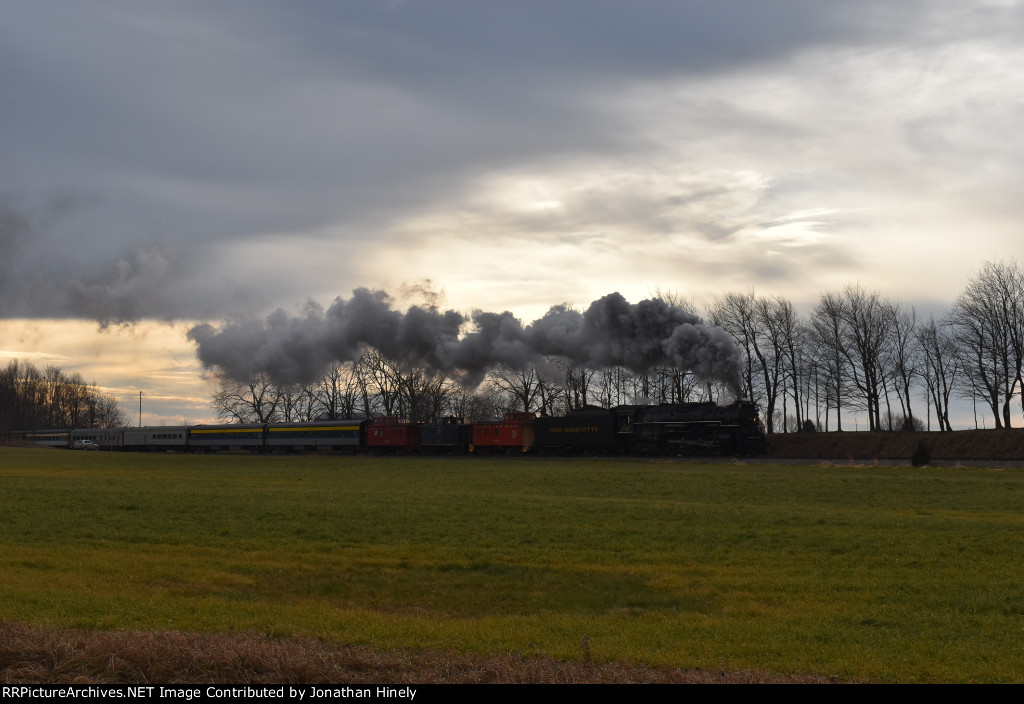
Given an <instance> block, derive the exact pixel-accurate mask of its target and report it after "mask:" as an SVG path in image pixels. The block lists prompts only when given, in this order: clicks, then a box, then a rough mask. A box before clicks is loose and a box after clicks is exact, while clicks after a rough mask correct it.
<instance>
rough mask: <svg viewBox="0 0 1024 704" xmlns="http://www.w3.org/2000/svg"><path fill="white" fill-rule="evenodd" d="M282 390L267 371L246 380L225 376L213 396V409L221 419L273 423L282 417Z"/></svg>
mask: <svg viewBox="0 0 1024 704" xmlns="http://www.w3.org/2000/svg"><path fill="white" fill-rule="evenodd" d="M281 400H282V391H281V389H280V388H279V387H278V386H277V385H275V384H274V383H273V382H272V381H271V380H270V377H269V376H268V375H266V374H257V375H255V376H253V377H251V378H250V379H248V380H247V381H242V382H239V381H234V380H232V379H222V380H221V382H220V390H219V391H217V393H215V394H214V395H213V410H214V412H215V413H216V414H217V417H218V418H222V419H224V420H230V421H235V422H238V423H271V422H274V421H277V420H279V419H280V415H279V407H280V405H281Z"/></svg>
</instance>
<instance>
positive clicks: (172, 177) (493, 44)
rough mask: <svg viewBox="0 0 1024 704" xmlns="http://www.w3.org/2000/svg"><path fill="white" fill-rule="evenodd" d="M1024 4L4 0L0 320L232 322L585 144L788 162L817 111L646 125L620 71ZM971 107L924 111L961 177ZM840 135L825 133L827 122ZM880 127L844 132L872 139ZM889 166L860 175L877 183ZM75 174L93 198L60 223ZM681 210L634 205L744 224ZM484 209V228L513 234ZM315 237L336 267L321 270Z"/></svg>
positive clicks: (326, 282)
mask: <svg viewBox="0 0 1024 704" xmlns="http://www.w3.org/2000/svg"><path fill="white" fill-rule="evenodd" d="M1020 19H1021V11H1020V9H1019V8H1017V7H1000V6H998V5H980V6H974V5H973V4H972V5H971V6H969V7H964V6H963V4H962V3H937V2H901V3H883V2H858V3H822V2H819V1H817V0H775V1H772V2H765V1H764V0H733V1H729V0H725V1H721V0H720V1H716V2H713V1H711V0H691V1H689V2H676V1H674V0H662V1H656V0H647V1H643V0H642V1H640V2H630V3H625V2H616V1H612V0H561V1H558V0H553V1H548V0H545V1H540V0H536V1H528V0H508V1H506V2H473V1H470V0H461V1H455V0H439V1H437V2H429V3H425V2H403V1H400V0H399V1H395V2H382V1H378V0H364V1H356V2H346V3H337V2H328V1H326V0H317V1H311V2H302V3H288V2H282V1H271V0H246V1H244V2H243V1H242V0H226V1H224V2H217V3H209V2H200V1H199V0H191V1H189V0H184V1H182V2H174V3H159V2H138V1H136V0H98V1H97V2H90V3H81V4H75V3H65V2H56V1H54V0H37V1H36V2H31V3H28V2H14V1H11V0H0V67H2V69H0V96H3V97H2V99H0V128H2V129H0V164H2V165H0V198H2V199H6V200H5V201H4V200H0V202H7V203H13V205H12V206H10V207H8V208H7V209H6V210H5V212H4V213H0V243H2V244H3V246H4V247H5V250H6V251H5V252H4V255H5V257H6V259H5V261H4V263H3V264H0V272H2V273H3V280H2V281H0V295H2V296H3V297H4V300H5V301H6V302H7V303H8V304H7V305H5V307H4V312H3V315H6V316H14V315H19V316H89V317H94V318H96V319H98V320H100V321H102V322H105V323H109V322H114V323H116V322H124V321H130V320H135V319H138V318H202V317H220V316H223V315H226V314H229V313H239V312H251V311H252V310H253V309H254V308H257V307H260V306H263V305H265V304H268V303H269V304H270V305H277V304H279V303H285V302H288V303H290V302H291V301H294V300H301V299H303V298H304V297H305V296H307V295H312V296H317V297H323V296H324V293H325V292H327V291H330V292H331V295H333V294H334V292H336V291H337V290H339V289H341V287H343V286H344V287H348V286H354V285H358V284H360V283H368V282H366V281H365V279H363V278H362V275H363V273H364V270H363V269H362V268H360V267H361V262H362V261H363V260H364V259H365V258H366V255H367V252H368V250H371V249H373V248H374V247H379V246H382V245H381V244H380V243H382V242H384V243H392V244H394V245H395V246H396V247H398V246H401V245H405V244H410V243H412V244H415V238H416V237H417V232H416V231H415V229H414V228H411V229H408V230H407V229H403V225H404V224H405V221H406V220H407V219H409V218H413V217H414V216H417V215H419V214H421V213H423V212H436V211H439V210H444V209H445V208H452V209H454V210H455V211H456V212H459V208H460V207H461V206H462V205H463V204H464V203H465V202H466V201H467V199H469V195H467V194H469V193H470V192H471V191H472V190H473V188H474V187H475V186H476V185H478V183H479V182H480V181H481V180H483V179H485V178H486V177H487V176H489V175H491V174H497V173H502V172H503V170H517V169H518V170H519V172H523V171H526V172H536V173H545V172H547V171H549V170H550V171H556V170H557V169H556V168H555V167H556V166H557V165H559V164H560V163H561V162H560V160H562V159H571V158H577V157H588V158H589V157H593V158H594V159H595V160H597V161H606V162H608V163H612V164H629V168H630V169H633V170H634V171H640V172H656V171H657V170H658V169H659V168H663V166H662V165H661V164H660V162H655V161H654V160H653V159H652V156H651V155H652V154H656V155H658V156H660V155H661V154H662V153H663V152H664V145H665V140H667V141H669V142H672V141H674V142H675V143H677V144H679V145H680V147H679V149H680V151H681V152H686V151H687V150H689V149H690V147H691V146H692V147H693V149H697V148H699V147H701V146H702V145H701V142H705V141H708V135H709V134H714V133H716V132H717V133H720V134H725V135H727V136H730V137H733V136H735V141H734V142H731V143H729V144H728V145H726V146H724V147H722V148H721V151H722V152H723V153H726V154H728V155H729V158H727V159H726V160H725V161H726V162H727V164H726V165H725V166H722V167H719V166H718V165H717V164H711V165H693V164H688V163H681V164H678V166H677V168H678V169H679V170H682V171H685V170H688V169H689V170H693V171H699V170H703V171H705V172H713V173H716V174H717V173H720V172H727V171H737V170H743V169H746V168H750V167H748V166H747V165H746V164H745V163H744V162H745V161H746V160H748V159H750V160H754V159H755V158H756V155H758V154H768V155H769V156H767V157H764V161H766V162H769V163H770V165H773V166H774V165H777V164H778V160H779V159H784V158H787V157H789V155H790V154H799V153H800V147H801V146H803V143H802V142H800V140H801V139H802V138H803V137H804V136H805V135H806V134H808V133H811V132H814V130H815V128H818V123H819V122H820V119H816V118H819V117H820V115H819V114H818V113H815V114H814V115H811V116H810V117H806V118H804V116H803V115H800V114H794V113H792V112H787V111H783V112H782V113H781V115H780V114H777V113H773V112H771V111H770V110H766V111H764V114H761V113H760V112H759V111H758V107H759V106H757V105H755V106H744V107H745V109H736V107H735V106H733V105H730V104H729V103H730V101H729V100H728V99H727V98H728V96H727V97H726V98H721V97H713V98H712V99H706V100H701V99H698V98H691V100H692V104H687V105H686V106H685V110H682V111H681V112H680V113H679V114H681V115H683V116H685V117H687V119H688V120H689V121H688V122H687V124H686V125H680V126H679V127H678V128H675V129H673V130H670V131H669V132H668V133H659V135H658V138H657V139H653V138H651V136H650V134H649V133H648V132H647V131H645V130H646V129H647V127H648V125H647V124H646V122H645V120H648V119H649V118H650V116H649V115H647V114H645V113H642V111H640V112H636V111H634V110H632V106H628V107H623V106H621V105H618V104H617V103H616V99H617V98H618V96H620V95H621V93H622V91H623V89H624V87H635V86H636V85H645V86H648V87H651V86H653V87H654V92H655V93H657V89H658V88H659V87H660V86H661V85H663V84H667V83H668V82H669V81H674V80H679V79H682V80H690V81H701V80H703V81H710V80H712V79H716V78H718V77H722V76H728V77H735V76H736V75H739V74H743V73H744V72H745V71H754V70H757V71H763V70H765V67H769V66H781V67H783V68H782V69H780V70H781V71H782V72H783V73H784V72H785V71H786V70H787V68H789V67H790V64H789V62H790V60H791V59H793V57H797V56H799V55H801V54H806V52H808V51H812V50H817V49H825V50H834V49H843V48H846V49H853V50H854V53H856V50H859V49H861V48H865V49H867V48H871V47H885V46H887V45H889V44H892V45H893V46H897V47H899V48H903V47H904V46H910V45H912V44H913V45H914V46H917V45H919V44H928V43H934V44H941V43H942V42H944V41H947V40H949V39H950V37H958V36H960V35H961V34H963V35H966V36H971V33H972V32H977V33H978V36H981V37H984V38H985V40H986V41H987V40H988V39H989V38H993V39H994V40H996V41H1000V42H1007V43H1010V44H1013V43H1015V42H1016V39H1015V37H1016V36H1017V33H1018V32H1019V31H1020V26H1021V21H1020ZM909 53H912V52H909ZM827 56H828V54H827V53H825V54H823V57H826V58H827ZM823 61H824V59H823ZM897 63H898V62H897ZM822 70H826V69H822ZM798 83H799V82H798ZM797 92H799V90H797ZM982 97H985V96H982ZM808 102H809V103H810V104H812V105H814V106H815V107H817V106H819V105H821V104H822V102H823V101H817V100H810V101H808ZM975 102H976V103H978V104H987V103H986V101H984V100H979V101H975ZM662 107H664V106H659V107H658V108H655V109H654V112H658V111H659V110H660V109H661V108H662ZM676 107H678V106H676ZM868 107H869V108H871V107H872V106H871V105H869V106H868ZM875 107H876V110H877V113H876V114H875V117H877V114H880V113H886V114H887V113H888V111H889V108H890V107H891V106H890V105H889V104H885V105H882V106H875ZM840 112H841V111H840ZM973 115H974V113H971V114H970V115H968V117H972V116H973ZM1016 117H1017V115H1015V114H1012V115H1008V116H1007V119H1006V121H1005V123H1006V124H1011V125H1012V124H1015V122H1016V120H1015V118H1016ZM801 119H805V120H807V121H808V122H801ZM960 119H963V118H961V117H960V116H959V114H957V113H954V114H953V116H952V117H950V118H949V119H948V120H946V121H942V122H941V123H940V124H939V125H938V126H937V127H932V126H929V127H928V129H927V130H925V129H924V128H923V127H920V128H919V130H918V132H919V133H920V134H919V139H918V143H920V144H939V145H947V146H946V148H947V150H948V151H949V152H950V153H951V154H953V156H955V157H956V158H953V157H950V160H949V162H950V165H949V166H948V167H946V168H947V169H948V171H957V172H962V171H963V169H962V168H960V167H959V164H961V160H960V156H961V155H960V154H959V153H956V148H957V147H959V146H961V145H962V142H957V141H956V140H955V139H953V140H952V141H951V140H950V135H953V136H954V137H955V136H956V135H959V134H960V131H959V130H958V129H956V128H958V127H959V125H960V123H959V122H958V121H957V120H960ZM1000 119H1002V118H1000ZM965 122H967V120H965ZM986 124H988V123H986ZM657 128H658V129H661V128H662V126H661V125H658V126H657ZM833 128H834V125H831V124H830V125H828V128H827V129H826V128H820V129H821V131H822V132H825V133H827V134H826V135H825V137H826V138H827V139H828V140H829V141H831V140H832V136H833V134H839V133H840V132H841V130H838V129H836V130H834V131H833ZM651 129H652V130H654V129H655V128H651ZM894 131H895V130H894ZM990 133H992V131H991V130H982V131H981V134H983V135H985V139H986V140H987V139H988V137H987V135H989V134H990ZM666 134H667V135H668V136H667V137H666ZM780 137H783V138H784V139H780ZM873 137H874V133H870V134H867V135H866V136H865V137H864V138H863V139H864V142H865V144H863V145H861V144H857V145H855V148H852V149H851V151H853V152H856V153H857V154H861V153H868V154H873V153H875V152H876V150H875V149H873V148H872V146H873V145H872V143H871V139H872V138H873ZM925 138H927V139H925ZM922 140H923V141H922ZM690 142H692V143H693V144H692V145H691V144H690ZM985 144H986V145H990V144H991V143H990V142H988V141H986V142H985ZM780 145H781V146H780ZM887 147H888V145H883V146H882V147H878V148H877V152H878V153H890V152H892V151H893V150H891V149H888V148H887ZM818 149H821V147H820V146H819V145H812V148H810V149H808V151H811V152H813V151H816V150H818ZM713 151H715V150H713ZM822 151H823V152H824V153H825V154H826V156H825V157H824V159H825V160H826V161H828V162H829V165H830V167H831V164H832V162H831V158H832V156H833V154H832V152H829V151H827V149H825V150H822ZM975 151H977V150H976V149H975ZM716 153H717V152H716ZM981 153H989V152H987V151H984V150H982V152H981ZM736 155H739V156H736ZM780 155H781V156H780ZM670 160H671V157H670ZM842 166H843V165H842V163H839V165H838V166H837V167H836V168H838V169H841V168H842ZM874 166H875V165H874V164H873V163H872V164H868V166H867V167H865V168H864V169H863V171H861V170H858V171H856V173H855V174H854V177H855V178H856V179H858V181H859V182H869V179H868V178H865V177H869V176H871V175H872V174H871V173H870V171H871V168H873V167H874ZM765 170H766V171H768V170H770V169H769V168H766V169H765ZM851 171H852V170H851ZM888 172H889V173H891V172H892V169H890V170H889V171H888ZM945 173H947V172H946V171H943V172H942V173H941V174H940V175H945ZM716 178H717V176H716ZM907 182H910V180H909V179H907ZM713 185H714V184H712V186H713ZM812 187H815V186H813V185H811V186H805V185H804V184H801V186H800V189H798V192H797V193H796V194H795V196H794V198H795V199H801V200H803V199H805V193H806V192H805V191H804V190H802V189H804V188H808V189H810V188H812ZM709 192H710V191H709ZM64 193H67V194H73V196H74V198H75V199H77V200H78V201H80V204H79V205H78V206H76V207H75V208H72V209H70V210H68V211H66V212H65V213H64V214H62V216H61V217H60V218H52V217H50V216H49V215H48V214H47V213H48V211H47V208H49V207H50V206H49V205H47V203H48V202H50V201H52V200H53V196H54V194H64ZM812 195H813V196H817V193H813V194H812ZM683 196H686V192H685V191H684V192H683ZM701 198H702V199H704V200H708V199H709V197H708V195H707V194H706V193H702V194H701ZM807 199H808V200H815V201H817V200H818V198H817V197H814V198H807ZM601 200H602V201H603V203H609V201H610V198H608V197H604V196H603V197H602V198H601ZM603 203H601V204H584V205H589V206H591V207H592V208H593V210H592V212H595V213H598V214H600V211H599V210H598V205H602V206H603ZM616 204H620V205H625V206H628V205H629V202H628V201H626V202H623V203H618V202H617V203H612V204H610V205H608V206H607V208H608V211H609V212H612V213H614V212H616V210H615V206H616ZM812 205H817V202H815V203H813V204H812ZM685 207H688V205H687V203H686V202H684V201H679V200H676V201H673V200H671V199H667V200H665V201H664V203H663V205H662V206H660V207H659V206H657V205H656V204H655V206H654V207H651V208H647V207H644V208H643V209H637V210H636V211H635V214H633V213H634V211H629V212H627V213H626V215H627V216H628V217H626V218H624V220H631V221H632V222H633V224H634V226H635V227H637V228H638V229H643V228H645V227H647V226H648V225H650V227H651V228H653V229H657V230H658V231H659V232H665V233H671V232H674V231H678V230H679V229H680V227H682V228H685V229H688V230H691V231H692V232H694V233H696V234H698V235H700V236H701V237H702V238H703V239H704V240H707V241H710V242H711V243H712V244H718V243H721V242H726V241H728V240H730V239H732V237H733V234H734V233H735V232H736V231H737V230H736V228H737V227H738V225H736V224H735V222H732V221H729V220H727V221H724V222H723V221H722V220H721V218H719V219H714V218H712V219H702V217H698V216H697V215H694V216H693V217H689V216H687V217H686V218H683V219H682V220H680V216H678V215H677V214H676V213H674V212H673V209H677V210H678V209H682V208H685ZM786 207H789V202H787V203H786ZM800 207H808V206H806V205H802V206H800ZM780 208H781V206H780ZM712 210H713V209H712ZM487 215H488V216H492V215H493V216H494V218H495V220H491V221H488V222H487V223H485V225H490V226H491V227H490V228H489V229H491V230H492V231H494V232H503V233H507V232H508V231H509V230H513V231H514V230H515V227H510V226H509V223H511V224H512V225H513V226H514V225H515V224H516V222H515V221H514V220H513V219H512V218H511V217H508V219H505V220H501V221H500V222H498V221H497V219H498V218H499V215H500V216H501V217H505V216H506V215H507V214H500V213H488V214H487ZM699 215H701V216H703V213H701V214H699ZM598 219H600V218H598ZM456 220H457V218H456ZM446 227H447V226H446ZM403 238H405V239H404V240H403ZM619 239H620V240H621V241H625V240H626V239H627V238H619ZM274 242H278V243H280V247H279V250H280V254H277V253H275V252H273V251H272V250H273V249H274V248H273V247H271V246H270V245H269V244H268V243H274ZM318 245H319V246H318ZM257 250H258V251H257ZM328 250H330V254H328V253H327V251H328ZM339 252H340V253H341V254H339ZM304 254H305V255H308V256H306V261H311V260H314V259H316V260H320V261H322V260H323V259H324V258H325V257H327V256H336V258H337V260H338V263H337V265H336V266H333V267H329V268H328V267H324V271H325V272H326V273H322V274H320V273H318V274H314V273H313V270H312V269H311V268H310V267H309V266H307V265H305V264H303V255H304ZM342 254H343V256H342ZM729 255H730V253H726V254H725V256H729ZM734 261H737V262H738V261H739V260H738V259H734ZM373 273H374V274H375V275H377V274H378V272H373ZM424 273H425V274H426V275H427V276H433V277H434V278H435V279H436V278H439V277H438V276H437V272H417V274H416V275H417V276H419V275H423V274H424ZM389 274H390V270H389V271H388V273H385V274H379V275H378V276H377V278H376V279H374V281H373V282H374V283H376V282H377V281H379V280H380V278H381V277H384V276H387V275H389ZM397 277H398V278H399V279H402V278H407V277H406V275H405V274H404V273H402V274H398V275H397ZM408 278H413V277H408ZM311 289H312V290H311ZM341 290H344V289H341ZM559 299H561V296H555V300H559ZM323 300H327V299H326V297H323ZM264 309H265V308H264Z"/></svg>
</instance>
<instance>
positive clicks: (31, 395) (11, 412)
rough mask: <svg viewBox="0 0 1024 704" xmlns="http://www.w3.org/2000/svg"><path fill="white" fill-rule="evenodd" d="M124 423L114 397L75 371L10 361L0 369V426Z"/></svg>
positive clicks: (112, 425)
mask: <svg viewBox="0 0 1024 704" xmlns="http://www.w3.org/2000/svg"><path fill="white" fill-rule="evenodd" d="M127 424H128V416H127V415H126V414H125V412H124V410H123V409H122V408H121V407H120V406H119V405H118V403H117V399H115V398H114V396H113V395H112V394H110V393H108V392H106V391H103V390H102V389H100V388H99V387H97V386H96V384H95V383H92V384H87V383H86V382H85V380H84V379H83V378H82V375H81V374H79V373H78V372H71V373H68V372H65V371H64V370H63V369H61V368H60V367H56V366H48V367H46V368H45V369H42V370H40V369H38V368H37V367H36V366H35V365H33V364H32V363H30V362H22V361H19V360H13V361H11V362H9V363H8V365H7V366H6V367H4V368H3V369H0V428H4V429H7V430H34V429H38V428H116V427H121V426H125V425H127Z"/></svg>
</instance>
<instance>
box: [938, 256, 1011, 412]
mask: <svg viewBox="0 0 1024 704" xmlns="http://www.w3.org/2000/svg"><path fill="white" fill-rule="evenodd" d="M949 323H950V325H951V327H952V329H953V331H954V335H955V338H956V341H957V346H958V349H959V350H960V354H961V361H962V363H963V370H964V376H963V378H964V379H965V380H966V381H967V383H968V384H969V390H970V392H971V393H972V394H974V395H978V396H981V397H982V398H983V399H984V400H985V402H986V403H987V404H988V406H989V408H990V409H991V410H992V415H993V418H994V420H995V425H996V427H997V428H1001V427H1004V426H1005V427H1007V428H1008V427H1010V425H1011V423H1010V402H1011V400H1012V397H1013V393H1014V389H1015V388H1016V387H1018V386H1020V387H1022V390H1021V393H1022V397H1021V403H1022V406H1024V384H1022V383H1021V381H1022V380H1021V372H1022V367H1024V272H1022V270H1021V267H1020V264H1018V263H1017V262H1016V261H1011V262H986V263H985V265H984V266H983V267H982V270H981V272H980V273H979V274H978V275H977V276H975V277H974V278H972V279H971V280H970V282H968V284H967V288H965V289H964V291H963V292H962V293H961V294H960V295H959V296H958V297H957V299H956V302H955V303H954V304H953V308H952V310H951V311H950V316H949Z"/></svg>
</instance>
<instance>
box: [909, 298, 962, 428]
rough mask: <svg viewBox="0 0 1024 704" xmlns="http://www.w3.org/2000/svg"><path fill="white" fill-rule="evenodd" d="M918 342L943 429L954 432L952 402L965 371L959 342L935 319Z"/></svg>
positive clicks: (919, 335) (932, 397) (926, 377)
mask: <svg viewBox="0 0 1024 704" xmlns="http://www.w3.org/2000/svg"><path fill="white" fill-rule="evenodd" d="M916 341H917V346H918V349H919V350H920V354H921V361H922V365H921V366H922V376H923V378H924V382H925V387H926V388H927V389H928V394H929V395H930V397H931V399H932V403H933V404H934V405H935V417H936V418H937V419H938V422H939V430H941V431H942V432H952V430H953V426H952V425H951V424H950V422H949V400H950V397H951V396H952V395H953V390H954V389H955V388H956V386H957V383H958V377H959V376H960V373H961V371H962V368H961V366H960V355H959V354H958V353H957V349H956V339H955V338H954V337H953V335H952V333H951V332H950V330H949V328H948V326H946V325H939V324H937V323H936V322H935V318H934V316H933V317H932V318H930V319H929V320H928V324H927V325H925V326H923V327H921V328H919V329H918V331H917V335H916Z"/></svg>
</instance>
